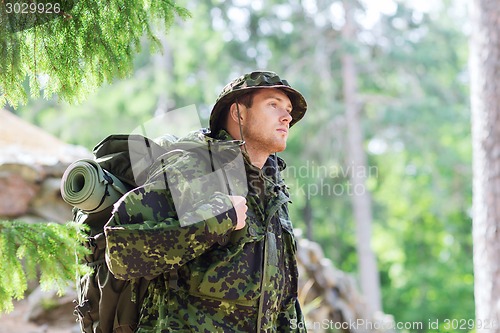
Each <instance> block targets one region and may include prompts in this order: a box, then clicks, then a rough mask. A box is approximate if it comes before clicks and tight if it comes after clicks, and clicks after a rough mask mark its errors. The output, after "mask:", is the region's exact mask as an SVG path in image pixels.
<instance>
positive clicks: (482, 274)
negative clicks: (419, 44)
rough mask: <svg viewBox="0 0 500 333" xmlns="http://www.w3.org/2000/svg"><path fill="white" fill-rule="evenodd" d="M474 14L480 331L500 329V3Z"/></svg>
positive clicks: (474, 5)
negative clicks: (499, 31)
mask: <svg viewBox="0 0 500 333" xmlns="http://www.w3.org/2000/svg"><path fill="white" fill-rule="evenodd" d="M471 19H472V34H471V44H470V45H471V105H472V139H473V147H474V158H473V163H474V164H473V165H474V178H473V179H474V205H473V207H474V214H473V221H474V227H473V237H474V276H475V299H476V319H477V323H478V326H477V331H478V332H494V333H495V332H500V326H499V323H500V307H499V303H498V298H499V297H500V259H499V256H498V254H499V253H500V234H499V233H498V228H499V226H500V210H499V207H500V178H499V171H500V155H499V152H500V82H499V80H498V77H499V75H500V34H499V33H498V22H499V21H500V6H499V4H498V3H497V2H496V1H491V0H474V1H472V2H471ZM479 323H481V325H480V324H479Z"/></svg>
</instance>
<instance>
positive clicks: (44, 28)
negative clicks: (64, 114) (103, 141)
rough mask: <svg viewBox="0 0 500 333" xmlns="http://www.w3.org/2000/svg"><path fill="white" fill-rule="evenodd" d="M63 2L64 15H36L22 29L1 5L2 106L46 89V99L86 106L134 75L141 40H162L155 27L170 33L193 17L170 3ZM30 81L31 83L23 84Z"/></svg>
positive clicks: (141, 0)
mask: <svg viewBox="0 0 500 333" xmlns="http://www.w3.org/2000/svg"><path fill="white" fill-rule="evenodd" d="M55 2H58V1H57V0H56V1H55ZM52 3H54V2H52ZM59 3H60V4H61V12H60V13H58V15H54V16H53V17H51V18H50V19H49V18H47V16H46V15H45V16H44V14H39V13H35V14H32V15H33V16H34V17H32V18H31V21H30V20H29V19H28V21H26V22H28V23H26V22H22V23H24V24H25V26H21V27H19V24H17V25H16V24H15V23H12V22H13V21H12V19H13V17H12V15H13V14H8V13H7V11H6V9H7V8H6V7H5V3H4V2H0V25H1V26H0V58H1V59H2V61H1V62H0V108H1V107H3V106H4V105H5V104H6V103H9V104H10V105H11V106H13V107H14V108H16V107H17V105H18V104H25V103H26V102H27V100H28V96H29V95H31V96H33V97H37V96H39V95H40V89H43V90H44V97H45V98H49V97H51V96H52V95H53V94H57V95H58V96H59V98H60V99H61V100H65V101H67V102H70V103H75V102H80V101H82V100H83V99H84V97H85V96H86V95H88V94H89V93H91V92H93V91H94V90H95V89H97V88H98V87H99V86H101V85H102V84H104V83H105V82H111V81H112V80H113V79H114V78H124V77H126V76H128V75H129V74H130V73H131V72H132V69H133V59H134V55H135V54H137V53H138V52H139V50H140V43H141V38H142V37H146V38H147V39H149V40H151V41H153V42H155V41H157V40H158V39H157V37H156V36H155V35H154V32H153V27H154V26H156V25H157V24H158V23H162V24H163V25H164V26H165V29H168V28H169V27H170V26H171V25H172V24H174V21H175V18H182V19H186V18H188V17H189V16H190V14H189V12H188V11H187V10H186V9H185V8H182V7H180V6H178V5H176V4H175V2H173V1H170V0H160V1H153V0H112V1H103V0H73V1H59ZM68 6H70V7H68ZM9 15H10V16H9ZM37 22H38V23H37ZM40 44H42V45H41V47H40ZM39 75H44V76H46V77H48V80H47V82H46V83H45V84H44V86H43V87H41V86H40V84H39V83H38V82H31V81H36V80H37V78H38V76H39ZM26 80H28V81H29V85H26V84H23V83H25V81H26ZM30 87H31V91H29V90H30Z"/></svg>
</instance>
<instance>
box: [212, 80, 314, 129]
mask: <svg viewBox="0 0 500 333" xmlns="http://www.w3.org/2000/svg"><path fill="white" fill-rule="evenodd" d="M269 88H272V89H279V90H283V91H284V92H285V94H286V95H287V96H288V98H290V102H291V103H292V112H291V113H290V115H291V116H292V121H291V122H290V127H292V126H293V125H295V124H296V123H297V122H298V121H299V120H301V119H302V118H303V117H304V115H305V113H306V111H307V102H306V100H305V98H304V96H302V94H301V93H299V92H298V91H297V90H295V89H293V88H291V87H289V86H285V85H274V86H255V87H245V88H241V89H238V90H234V91H231V92H230V93H228V94H227V95H225V96H223V97H222V98H221V99H219V100H218V101H217V103H215V105H214V107H213V108H212V112H211V113H210V124H209V125H210V131H211V132H216V131H218V130H220V129H221V123H220V121H221V119H220V118H221V117H222V116H223V113H224V111H225V110H227V109H228V108H229V106H230V105H231V104H232V103H234V101H235V99H236V98H238V97H240V96H243V95H245V94H246V93H248V92H249V91H250V90H255V89H269Z"/></svg>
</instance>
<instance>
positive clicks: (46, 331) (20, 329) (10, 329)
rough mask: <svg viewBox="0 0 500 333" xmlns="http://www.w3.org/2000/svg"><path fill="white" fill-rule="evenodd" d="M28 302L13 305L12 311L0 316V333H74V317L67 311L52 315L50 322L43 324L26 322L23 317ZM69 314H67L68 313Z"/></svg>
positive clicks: (22, 301)
mask: <svg viewBox="0 0 500 333" xmlns="http://www.w3.org/2000/svg"><path fill="white" fill-rule="evenodd" d="M28 307H29V306H28V301H27V300H21V301H18V302H15V303H14V311H12V312H10V313H8V314H0V333H76V332H78V331H75V325H76V323H75V317H74V316H73V314H72V313H71V312H69V311H67V309H66V310H64V312H63V313H57V311H55V313H53V314H52V315H51V317H53V318H51V319H50V320H47V322H45V323H43V322H41V323H32V322H28V321H27V320H26V319H25V317H26V314H27V313H28ZM68 312H69V313H68Z"/></svg>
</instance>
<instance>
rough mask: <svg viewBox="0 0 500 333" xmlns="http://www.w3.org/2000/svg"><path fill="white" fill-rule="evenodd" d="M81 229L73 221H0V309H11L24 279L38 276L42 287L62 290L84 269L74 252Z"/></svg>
mask: <svg viewBox="0 0 500 333" xmlns="http://www.w3.org/2000/svg"><path fill="white" fill-rule="evenodd" d="M82 231H83V230H81V226H79V225H77V224H75V223H68V224H66V225H61V224H57V223H36V224H32V223H25V222H21V221H0V276H1V277H2V278H1V279H0V312H4V311H11V310H12V309H13V304H12V300H13V299H21V298H23V296H24V292H25V291H26V289H27V287H28V285H27V283H28V280H31V279H35V278H37V277H38V279H39V281H40V285H41V287H42V289H45V290H48V289H54V288H56V289H57V290H58V292H59V293H62V291H63V290H64V288H65V287H67V286H68V285H69V284H70V283H71V282H70V281H73V280H74V279H75V277H76V274H78V273H82V272H84V271H85V269H86V268H85V267H82V266H81V265H79V264H78V261H77V255H78V256H80V255H83V254H85V253H87V250H86V249H85V248H84V247H83V246H82V245H80V244H81V242H82V240H83V237H84V236H83V233H82Z"/></svg>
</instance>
